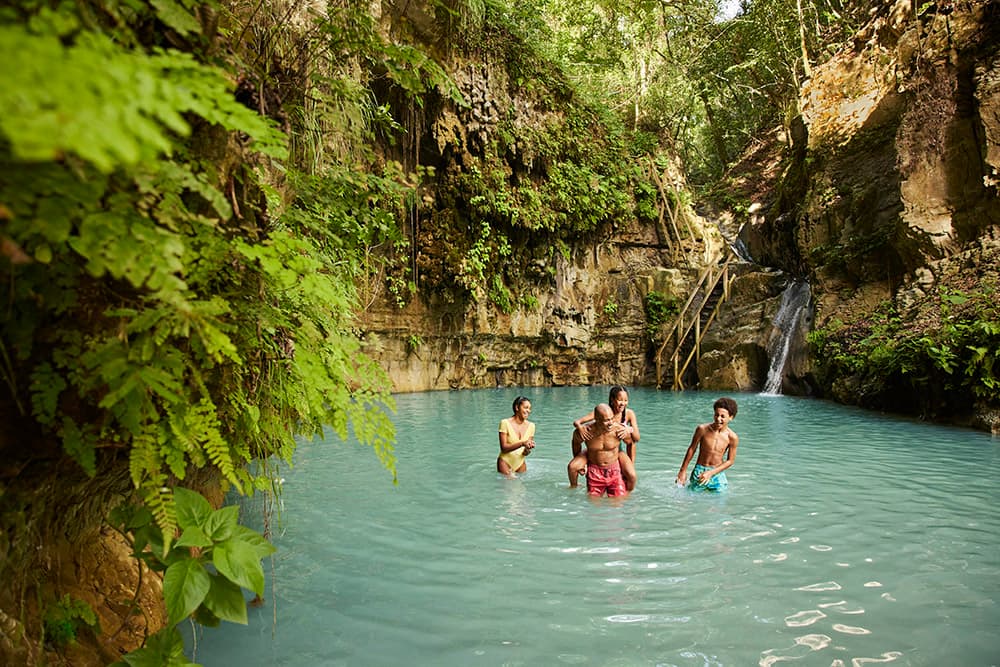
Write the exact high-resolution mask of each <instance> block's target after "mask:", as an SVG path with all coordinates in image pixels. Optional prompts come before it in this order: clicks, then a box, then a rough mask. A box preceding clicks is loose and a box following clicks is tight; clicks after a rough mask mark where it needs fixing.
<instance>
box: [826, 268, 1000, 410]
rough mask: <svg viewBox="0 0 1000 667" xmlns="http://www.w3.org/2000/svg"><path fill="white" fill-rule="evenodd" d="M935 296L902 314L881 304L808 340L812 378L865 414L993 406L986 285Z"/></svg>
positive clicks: (993, 357) (995, 340)
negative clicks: (822, 379) (866, 409)
mask: <svg viewBox="0 0 1000 667" xmlns="http://www.w3.org/2000/svg"><path fill="white" fill-rule="evenodd" d="M972 290H974V291H969V292H959V291H950V290H945V289H942V290H941V292H940V293H938V294H935V295H933V296H929V297H927V298H926V299H925V300H923V301H922V302H920V303H918V304H914V305H912V306H910V307H909V308H907V309H906V310H905V312H901V309H900V308H899V307H897V306H895V305H894V304H892V303H889V302H887V303H884V304H883V305H882V306H881V308H879V309H878V311H876V312H875V313H873V314H872V315H870V316H867V317H865V318H862V319H859V320H857V321H854V322H849V323H846V322H843V321H835V322H833V323H832V324H831V325H829V326H827V327H825V328H822V329H817V330H816V331H814V332H812V333H811V334H810V343H811V344H812V346H813V355H814V359H815V360H816V363H817V366H818V372H819V374H820V375H822V376H825V378H826V379H827V381H828V382H830V383H831V384H833V385H834V387H835V389H836V388H838V385H840V387H839V389H840V390H841V394H842V395H843V396H848V397H851V399H852V400H853V401H854V402H857V403H858V404H862V405H865V406H868V407H877V408H882V409H885V410H892V411H895V412H902V413H909V414H913V413H917V412H922V411H932V410H933V411H934V412H933V413H930V412H929V413H928V414H926V415H925V416H928V417H941V416H947V415H951V414H962V413H964V412H965V411H967V409H968V407H969V406H970V405H972V404H973V403H974V402H976V401H985V402H997V401H998V400H1000V308H998V306H997V293H998V285H997V284H996V283H995V282H994V281H993V280H988V281H984V282H983V283H982V284H980V285H978V286H973V287H972Z"/></svg>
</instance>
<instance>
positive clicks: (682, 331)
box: [656, 245, 736, 390]
mask: <svg viewBox="0 0 1000 667" xmlns="http://www.w3.org/2000/svg"><path fill="white" fill-rule="evenodd" d="M727 250H728V251H729V252H728V253H726V251H727ZM723 253H725V254H728V257H727V258H726V261H725V262H723V264H722V266H721V268H719V266H718V264H717V263H715V262H718V261H719V259H721V258H722V256H723ZM723 253H720V254H718V255H716V257H715V258H714V260H713V263H712V264H710V265H709V266H708V267H706V268H705V270H704V271H703V272H702V273H701V275H700V276H699V277H698V281H697V283H696V284H695V287H694V289H693V290H692V291H691V295H690V296H689V297H688V299H687V301H686V302H685V303H684V306H683V308H681V310H680V312H679V313H678V314H677V319H676V320H674V325H673V326H672V327H671V328H670V331H669V333H668V334H667V335H666V336H665V337H664V339H663V343H662V344H661V345H660V347H659V348H658V349H657V351H656V386H657V387H658V388H659V387H661V386H662V384H663V352H664V350H665V349H666V347H667V344H669V343H670V341H671V339H672V338H674V334H677V342H676V344H675V346H674V349H673V352H672V353H671V356H670V359H671V361H672V362H673V366H674V381H673V385H672V387H673V389H675V390H676V389H683V388H684V383H683V381H682V379H681V378H682V377H683V375H684V373H685V372H686V371H687V368H688V366H689V365H690V363H691V360H692V358H694V356H695V355H696V354H699V356H700V351H701V337H702V336H701V334H702V330H701V313H702V310H703V309H704V307H705V303H706V302H707V301H708V295H710V294H711V293H712V292H713V291H714V290H715V288H716V286H717V285H718V284H719V281H720V280H722V281H723V285H722V297H721V298H720V299H719V300H718V302H717V303H716V304H715V308H714V309H713V310H712V313H711V315H710V316H709V318H708V320H707V321H706V323H705V329H706V330H707V329H708V327H709V326H711V324H712V322H713V321H714V320H715V317H716V316H717V315H718V313H719V309H720V307H721V306H722V304H723V303H724V302H725V301H726V300H727V299H728V298H729V284H730V282H731V279H730V278H729V265H730V264H731V263H732V261H733V260H734V259H736V255H735V253H733V252H732V250H731V249H730V248H729V246H728V245H727V246H725V249H724V250H723ZM717 268H718V269H719V272H718V273H717V274H715V275H714V277H712V276H713V273H714V270H715V269H717ZM703 286H705V289H704V293H705V299H704V300H702V302H701V303H700V304H699V305H698V307H697V308H695V309H694V313H693V315H692V317H691V321H690V322H689V323H688V324H687V326H686V327H684V324H683V323H684V319H685V316H686V315H687V314H688V309H689V308H690V307H691V304H692V303H694V300H695V298H696V297H697V296H698V294H699V293H701V291H702V287H703ZM693 327H697V330H696V331H695V344H694V347H693V348H692V350H691V352H690V353H689V354H688V356H687V358H686V359H685V360H684V364H683V365H680V364H679V361H680V355H681V349H682V348H683V346H684V341H685V340H687V337H688V335H689V334H690V333H691V329H692V328H693Z"/></svg>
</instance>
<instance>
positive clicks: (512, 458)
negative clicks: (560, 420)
mask: <svg viewBox="0 0 1000 667" xmlns="http://www.w3.org/2000/svg"><path fill="white" fill-rule="evenodd" d="M527 424H528V429H527V430H526V431H525V432H524V437H523V438H519V437H518V435H517V432H516V431H515V430H514V426H513V425H512V424H511V423H510V419H503V420H501V421H500V433H506V434H507V442H524V441H526V440H531V438H532V437H534V435H535V425H534V424H533V423H532V422H527ZM500 458H502V459H503V460H504V461H506V462H507V465H509V466H510V470H511V472H513V471H515V470H517V469H518V468H520V467H521V466H522V465H524V459H525V455H524V447H518V448H517V449H515V450H513V451H509V452H503V453H501V454H500Z"/></svg>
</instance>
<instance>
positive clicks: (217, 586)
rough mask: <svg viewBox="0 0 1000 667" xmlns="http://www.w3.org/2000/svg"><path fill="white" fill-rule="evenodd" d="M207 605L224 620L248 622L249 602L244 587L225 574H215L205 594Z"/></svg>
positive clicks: (244, 623)
mask: <svg viewBox="0 0 1000 667" xmlns="http://www.w3.org/2000/svg"><path fill="white" fill-rule="evenodd" d="M204 604H205V606H206V607H208V608H209V610H211V612H212V613H213V614H215V615H216V616H218V617H219V618H220V619H222V620H223V621H231V622H233V623H242V624H243V625H246V624H247V603H246V600H245V599H244V598H243V589H241V588H240V587H239V586H237V585H236V584H235V583H233V582H232V581H230V580H229V579H227V578H226V577H224V576H219V575H216V576H213V577H212V587H211V588H210V589H209V591H208V595H206V596H205V603H204Z"/></svg>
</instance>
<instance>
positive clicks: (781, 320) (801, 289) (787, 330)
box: [763, 280, 812, 395]
mask: <svg viewBox="0 0 1000 667" xmlns="http://www.w3.org/2000/svg"><path fill="white" fill-rule="evenodd" d="M811 299H812V292H811V291H810V289H809V283H807V282H806V281H804V280H796V281H794V282H792V283H791V284H790V285H789V286H788V287H786V288H785V291H784V293H783V294H782V295H781V305H780V306H779V307H778V314H777V315H775V316H774V323H773V324H774V327H775V328H776V329H777V330H778V335H777V336H775V337H774V338H773V339H772V340H771V344H770V345H769V346H768V350H767V352H768V356H769V357H770V358H771V365H770V368H768V371H767V381H766V382H765V383H764V392H763V393H765V394H771V395H777V394H780V393H781V380H782V378H783V377H784V375H785V362H786V361H787V360H788V350H789V348H790V347H791V345H792V338H793V337H794V336H795V332H796V331H798V329H799V323H800V322H801V321H802V317H803V316H804V315H805V314H806V313H807V312H808V311H809V303H810V301H811Z"/></svg>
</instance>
